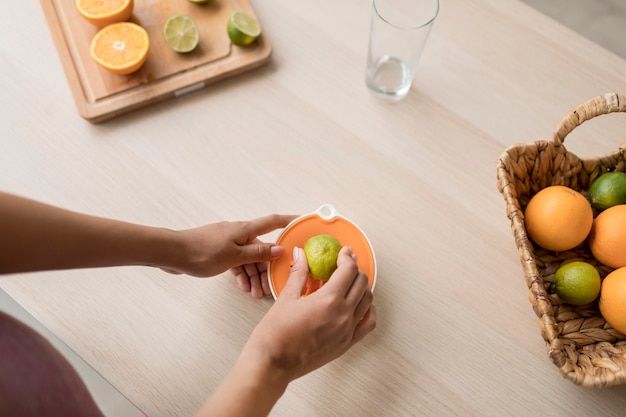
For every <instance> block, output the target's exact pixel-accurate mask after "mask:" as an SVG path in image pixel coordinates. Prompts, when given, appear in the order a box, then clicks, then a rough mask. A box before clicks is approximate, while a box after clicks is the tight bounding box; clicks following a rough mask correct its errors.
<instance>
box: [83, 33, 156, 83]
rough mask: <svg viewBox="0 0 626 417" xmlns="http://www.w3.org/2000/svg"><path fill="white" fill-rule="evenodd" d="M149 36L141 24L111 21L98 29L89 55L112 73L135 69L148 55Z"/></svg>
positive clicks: (128, 72)
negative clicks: (110, 23) (111, 22)
mask: <svg viewBox="0 0 626 417" xmlns="http://www.w3.org/2000/svg"><path fill="white" fill-rule="evenodd" d="M149 49H150V38H149V37H148V32H147V31H146V30H145V29H144V28H142V27H141V26H139V25H137V24H135V23H131V22H121V23H113V24H112V25H108V26H105V27H104V28H102V29H100V31H99V32H98V33H96V36H94V38H93V39H92V41H91V48H90V51H89V52H90V53H91V57H92V58H93V59H94V60H95V61H96V62H97V63H98V64H99V65H100V66H101V67H102V68H104V69H106V70H107V71H110V72H112V73H114V74H130V73H132V72H135V71H137V70H138V69H139V68H141V66H142V65H143V63H144V62H145V61H146V58H147V57H148V50H149Z"/></svg>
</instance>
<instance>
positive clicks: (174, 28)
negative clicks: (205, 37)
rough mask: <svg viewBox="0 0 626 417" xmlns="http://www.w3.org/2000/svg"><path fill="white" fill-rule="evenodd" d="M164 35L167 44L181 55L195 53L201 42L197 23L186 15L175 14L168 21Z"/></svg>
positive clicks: (164, 28) (164, 27)
mask: <svg viewBox="0 0 626 417" xmlns="http://www.w3.org/2000/svg"><path fill="white" fill-rule="evenodd" d="M163 35H164V36H165V41H166V42H167V44H168V45H169V46H170V47H171V48H172V49H173V50H175V51H176V52H181V53H187V52H191V51H193V50H194V49H196V46H198V42H199V41H200V34H199V33H198V27H197V26H196V22H194V21H193V19H192V18H191V17H189V16H187V15H184V14H175V15H173V16H171V17H170V18H169V19H167V21H166V22H165V26H163Z"/></svg>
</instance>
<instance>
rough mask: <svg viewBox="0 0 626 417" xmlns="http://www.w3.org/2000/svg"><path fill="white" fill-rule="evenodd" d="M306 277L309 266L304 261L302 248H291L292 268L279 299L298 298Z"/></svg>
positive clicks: (304, 256)
mask: <svg viewBox="0 0 626 417" xmlns="http://www.w3.org/2000/svg"><path fill="white" fill-rule="evenodd" d="M308 277H309V264H308V263H307V261H306V255H305V254H304V250H303V249H302V248H299V247H297V246H296V247H294V248H293V266H292V267H291V272H290V273H289V279H288V280H287V284H286V285H285V288H284V289H283V291H282V293H281V295H280V298H282V297H287V298H300V297H301V296H302V290H304V286H305V285H306V281H307V278H308Z"/></svg>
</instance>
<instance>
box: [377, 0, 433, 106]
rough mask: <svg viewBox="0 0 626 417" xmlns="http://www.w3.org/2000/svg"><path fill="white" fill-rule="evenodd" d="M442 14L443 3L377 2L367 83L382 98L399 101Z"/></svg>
mask: <svg viewBox="0 0 626 417" xmlns="http://www.w3.org/2000/svg"><path fill="white" fill-rule="evenodd" d="M438 13H439V0H373V7H372V22H371V27H370V38H369V51H368V54H367V71H366V84H367V86H368V87H369V89H370V90H371V91H372V92H373V93H374V94H375V95H376V96H378V97H381V98H383V99H385V100H388V101H398V100H400V99H402V98H403V97H404V96H406V94H407V93H408V92H409V89H410V88H411V84H412V82H413V76H414V74H415V68H416V67H417V63H418V61H419V59H420V56H421V55H422V51H423V50H424V46H425V45H426V40H427V39H428V35H429V34H430V30H431V28H432V26H433V23H434V21H435V18H436V17H437V14H438Z"/></svg>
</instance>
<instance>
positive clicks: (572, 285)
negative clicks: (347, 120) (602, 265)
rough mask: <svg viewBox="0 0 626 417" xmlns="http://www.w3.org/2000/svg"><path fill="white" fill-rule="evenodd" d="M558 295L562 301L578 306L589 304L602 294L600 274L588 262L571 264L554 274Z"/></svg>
mask: <svg viewBox="0 0 626 417" xmlns="http://www.w3.org/2000/svg"><path fill="white" fill-rule="evenodd" d="M554 282H555V284H556V293H557V295H558V296H559V298H560V299H561V300H563V301H564V302H566V303H569V304H573V305H576V306H582V305H585V304H589V303H591V302H592V301H594V300H595V299H596V298H598V294H600V286H601V280H600V273H599V272H598V270H597V269H596V268H595V267H594V266H593V265H591V264H589V263H587V262H581V261H576V262H570V263H568V264H565V265H562V266H561V267H560V268H559V269H557V271H556V273H555V274H554Z"/></svg>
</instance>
